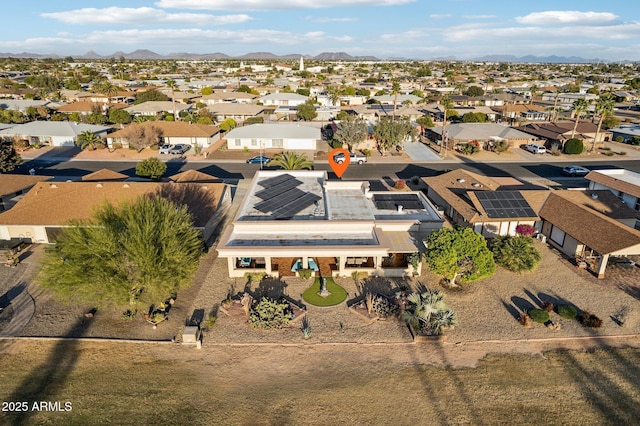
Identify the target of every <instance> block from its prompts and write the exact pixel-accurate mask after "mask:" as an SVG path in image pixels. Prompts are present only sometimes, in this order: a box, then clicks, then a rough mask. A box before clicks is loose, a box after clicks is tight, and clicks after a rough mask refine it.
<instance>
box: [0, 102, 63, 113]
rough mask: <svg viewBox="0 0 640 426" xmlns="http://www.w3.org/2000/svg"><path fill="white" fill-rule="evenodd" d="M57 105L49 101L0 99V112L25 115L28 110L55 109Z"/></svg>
mask: <svg viewBox="0 0 640 426" xmlns="http://www.w3.org/2000/svg"><path fill="white" fill-rule="evenodd" d="M58 105H60V104H58V103H55V102H51V101H36V100H31V99H27V100H21V99H0V110H3V109H9V110H11V111H20V112H21V113H23V114H24V113H26V112H27V109H28V108H40V107H44V108H53V107H57V106H58Z"/></svg>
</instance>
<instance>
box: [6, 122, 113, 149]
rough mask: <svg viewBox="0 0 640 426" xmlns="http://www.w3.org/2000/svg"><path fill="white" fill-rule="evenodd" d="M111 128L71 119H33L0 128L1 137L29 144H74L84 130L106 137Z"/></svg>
mask: <svg viewBox="0 0 640 426" xmlns="http://www.w3.org/2000/svg"><path fill="white" fill-rule="evenodd" d="M110 129H111V128H110V127H107V126H98V125H93V124H84V123H73V122H69V121H31V122H29V123H24V124H16V125H14V126H12V127H9V128H7V129H4V130H0V137H11V138H15V137H17V138H19V139H24V140H27V141H29V145H37V144H40V145H49V146H74V145H75V143H76V141H77V139H78V135H80V134H81V133H83V132H92V133H95V134H96V135H98V136H100V137H104V136H106V134H107V132H108V131H109V130H110Z"/></svg>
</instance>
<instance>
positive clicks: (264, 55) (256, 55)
mask: <svg viewBox="0 0 640 426" xmlns="http://www.w3.org/2000/svg"><path fill="white" fill-rule="evenodd" d="M234 59H258V60H263V61H275V60H278V59H281V58H280V56H278V55H274V54H273V53H270V52H251V53H247V54H244V55H242V56H234Z"/></svg>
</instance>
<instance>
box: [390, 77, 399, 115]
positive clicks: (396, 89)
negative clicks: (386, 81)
mask: <svg viewBox="0 0 640 426" xmlns="http://www.w3.org/2000/svg"><path fill="white" fill-rule="evenodd" d="M391 93H392V94H393V120H394V121H395V119H396V106H397V104H398V93H400V83H398V82H397V81H394V82H393V84H391Z"/></svg>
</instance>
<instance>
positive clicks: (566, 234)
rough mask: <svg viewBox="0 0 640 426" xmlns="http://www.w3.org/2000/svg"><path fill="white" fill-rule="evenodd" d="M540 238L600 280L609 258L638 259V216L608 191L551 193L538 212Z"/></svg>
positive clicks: (639, 237)
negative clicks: (541, 222)
mask: <svg viewBox="0 0 640 426" xmlns="http://www.w3.org/2000/svg"><path fill="white" fill-rule="evenodd" d="M540 217H541V218H542V219H543V225H542V231H541V232H542V234H544V235H546V237H547V241H549V242H550V244H551V245H553V246H555V247H557V248H558V250H560V251H561V252H562V253H564V254H565V255H567V256H569V257H573V258H575V259H576V261H577V262H578V265H580V264H583V265H584V267H586V268H588V269H589V270H591V271H592V272H594V273H595V274H596V275H597V276H598V278H603V277H604V274H605V270H606V268H607V263H608V260H609V258H610V257H612V256H628V255H640V231H639V230H637V229H634V228H633V227H631V226H629V223H630V222H634V223H635V221H636V220H637V219H639V218H640V213H639V212H637V211H635V210H632V209H630V208H629V207H627V206H626V205H625V204H624V203H622V201H620V200H619V199H618V198H617V197H616V196H615V195H613V194H612V193H611V192H610V191H608V190H591V189H588V190H585V191H552V192H551V194H550V195H549V197H548V198H547V200H546V201H545V203H544V205H543V206H542V208H541V209H540Z"/></svg>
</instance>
